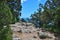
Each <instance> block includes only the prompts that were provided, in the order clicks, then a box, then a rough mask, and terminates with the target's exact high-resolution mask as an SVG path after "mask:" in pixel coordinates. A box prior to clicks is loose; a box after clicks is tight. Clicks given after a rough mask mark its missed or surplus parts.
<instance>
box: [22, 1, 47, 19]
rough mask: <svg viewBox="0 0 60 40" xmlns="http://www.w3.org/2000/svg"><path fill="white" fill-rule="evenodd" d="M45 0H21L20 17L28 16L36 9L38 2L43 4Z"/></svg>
mask: <svg viewBox="0 0 60 40" xmlns="http://www.w3.org/2000/svg"><path fill="white" fill-rule="evenodd" d="M45 2H46V0H21V3H22V11H21V13H22V15H21V18H27V17H30V15H31V14H33V13H34V11H36V10H37V9H38V6H39V3H42V4H44V3H45Z"/></svg>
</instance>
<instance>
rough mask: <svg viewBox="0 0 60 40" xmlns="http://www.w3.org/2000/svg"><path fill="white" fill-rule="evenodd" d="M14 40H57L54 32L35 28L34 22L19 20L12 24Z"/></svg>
mask: <svg viewBox="0 0 60 40" xmlns="http://www.w3.org/2000/svg"><path fill="white" fill-rule="evenodd" d="M11 29H12V30H13V40H55V36H54V33H50V32H48V31H47V29H42V28H35V26H34V25H33V24H32V23H24V22H17V23H15V24H12V25H11Z"/></svg>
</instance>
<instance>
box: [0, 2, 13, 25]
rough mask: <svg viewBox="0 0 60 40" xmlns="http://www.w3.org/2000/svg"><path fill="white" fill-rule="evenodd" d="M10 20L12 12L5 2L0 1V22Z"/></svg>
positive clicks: (4, 22) (7, 22)
mask: <svg viewBox="0 0 60 40" xmlns="http://www.w3.org/2000/svg"><path fill="white" fill-rule="evenodd" d="M11 22H12V13H11V11H10V9H9V7H8V6H7V5H6V3H3V2H2V3H0V24H2V25H7V24H9V23H11Z"/></svg>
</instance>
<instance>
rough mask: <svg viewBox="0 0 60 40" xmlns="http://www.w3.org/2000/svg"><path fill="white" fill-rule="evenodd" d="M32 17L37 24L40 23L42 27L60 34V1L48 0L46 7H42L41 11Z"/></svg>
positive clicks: (40, 7)
mask: <svg viewBox="0 0 60 40" xmlns="http://www.w3.org/2000/svg"><path fill="white" fill-rule="evenodd" d="M42 9H43V11H42ZM31 17H32V18H31V19H32V20H34V21H35V23H37V22H36V21H39V22H40V27H42V28H48V29H49V30H50V31H53V32H57V33H60V31H59V30H60V0H47V1H46V3H45V4H44V6H42V5H40V6H39V10H38V11H37V12H36V13H34V14H33V15H32V16H31Z"/></svg>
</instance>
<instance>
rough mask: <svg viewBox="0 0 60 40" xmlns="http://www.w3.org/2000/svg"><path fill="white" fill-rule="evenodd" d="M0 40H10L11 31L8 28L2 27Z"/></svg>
mask: <svg viewBox="0 0 60 40" xmlns="http://www.w3.org/2000/svg"><path fill="white" fill-rule="evenodd" d="M0 40H12V31H11V28H10V27H9V26H6V27H4V28H3V29H2V30H1V31H0Z"/></svg>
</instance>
